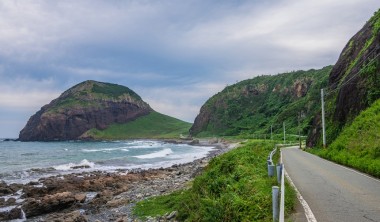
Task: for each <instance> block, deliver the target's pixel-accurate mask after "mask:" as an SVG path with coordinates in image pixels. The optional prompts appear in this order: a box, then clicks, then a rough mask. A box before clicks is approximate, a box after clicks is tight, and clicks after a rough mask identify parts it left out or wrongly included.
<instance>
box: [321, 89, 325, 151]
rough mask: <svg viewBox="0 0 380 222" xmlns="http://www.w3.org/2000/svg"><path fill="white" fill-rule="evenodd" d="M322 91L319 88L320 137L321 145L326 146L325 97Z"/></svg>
mask: <svg viewBox="0 0 380 222" xmlns="http://www.w3.org/2000/svg"><path fill="white" fill-rule="evenodd" d="M324 97H325V96H324V91H323V89H321V102H322V104H321V105H322V138H323V147H324V148H326V128H325V98H324Z"/></svg>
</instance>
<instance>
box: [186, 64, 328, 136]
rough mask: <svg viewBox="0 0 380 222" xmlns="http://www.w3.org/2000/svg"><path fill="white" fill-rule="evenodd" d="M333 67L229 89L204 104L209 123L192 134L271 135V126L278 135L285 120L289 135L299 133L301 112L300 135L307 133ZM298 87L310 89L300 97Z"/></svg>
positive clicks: (252, 81) (264, 78)
mask: <svg viewBox="0 0 380 222" xmlns="http://www.w3.org/2000/svg"><path fill="white" fill-rule="evenodd" d="M331 68H332V67H331V66H328V67H325V68H323V69H320V70H313V69H312V70H309V71H294V72H290V73H284V74H279V75H275V76H258V77H255V78H253V79H248V80H244V81H241V82H239V83H236V84H234V85H231V86H227V87H226V88H225V89H224V90H223V91H222V92H219V93H217V94H216V95H214V96H213V97H211V98H210V99H209V100H208V101H207V102H206V103H205V104H204V106H203V107H202V109H201V110H202V111H203V112H205V113H211V115H210V118H209V121H205V124H204V125H203V126H202V129H201V130H200V131H198V132H192V133H193V134H194V135H196V136H204V135H217V136H229V135H249V134H270V128H271V125H272V126H273V132H274V133H278V134H279V133H281V132H282V122H283V121H285V122H286V128H287V132H288V133H290V134H298V115H299V113H302V117H301V122H300V125H301V132H302V133H303V134H306V133H307V132H308V131H309V129H310V127H311V126H310V123H311V120H312V118H313V117H314V115H315V114H316V112H318V111H319V110H320V89H321V88H323V87H325V86H326V85H327V81H328V74H329V73H330V71H331ZM297 84H303V87H304V89H305V88H307V90H306V91H307V92H304V93H305V94H303V95H301V96H300V97H299V96H297V95H296V90H297ZM305 86H306V87H305ZM301 94H302V93H301Z"/></svg>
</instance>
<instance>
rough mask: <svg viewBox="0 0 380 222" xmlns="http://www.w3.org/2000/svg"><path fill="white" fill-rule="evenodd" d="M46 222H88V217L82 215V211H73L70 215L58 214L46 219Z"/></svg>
mask: <svg viewBox="0 0 380 222" xmlns="http://www.w3.org/2000/svg"><path fill="white" fill-rule="evenodd" d="M46 221H54V222H87V221H88V220H87V218H86V216H84V215H82V214H81V213H80V211H78V210H77V211H73V212H70V213H66V214H63V213H56V214H52V215H49V216H48V217H47V218H46Z"/></svg>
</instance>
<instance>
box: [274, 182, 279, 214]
mask: <svg viewBox="0 0 380 222" xmlns="http://www.w3.org/2000/svg"><path fill="white" fill-rule="evenodd" d="M278 192H279V188H278V186H273V187H272V209H273V212H272V215H273V221H278V212H279V211H278Z"/></svg>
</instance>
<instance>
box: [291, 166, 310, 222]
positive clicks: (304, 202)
mask: <svg viewBox="0 0 380 222" xmlns="http://www.w3.org/2000/svg"><path fill="white" fill-rule="evenodd" d="M285 176H286V179H288V181H289V183H290V185H291V186H292V187H293V188H294V190H295V191H296V193H297V199H298V200H299V201H300V203H301V205H302V207H303V209H304V210H305V216H306V219H307V221H308V222H317V219H315V216H314V214H313V211H311V209H310V207H309V204H307V202H306V200H305V199H303V197H302V195H301V193H300V192H299V191H298V189H297V187H296V186H295V185H294V183H293V181H292V179H291V178H290V176H289V175H288V173H287V172H286V170H285Z"/></svg>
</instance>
